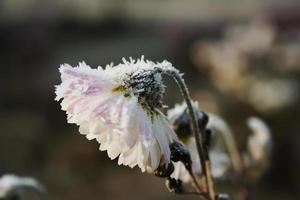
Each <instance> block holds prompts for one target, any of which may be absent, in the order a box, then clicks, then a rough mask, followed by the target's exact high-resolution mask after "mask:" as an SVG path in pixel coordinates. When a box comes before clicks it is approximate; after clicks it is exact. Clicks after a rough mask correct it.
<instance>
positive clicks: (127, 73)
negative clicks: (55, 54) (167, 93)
mask: <svg viewBox="0 0 300 200" xmlns="http://www.w3.org/2000/svg"><path fill="white" fill-rule="evenodd" d="M123 62H124V63H122V64H119V65H116V66H112V64H111V65H109V66H107V67H106V68H105V69H103V68H101V67H98V68H97V69H92V68H90V67H89V66H88V65H86V64H85V63H84V62H82V63H79V66H77V67H72V66H70V65H68V64H64V65H61V67H60V69H59V71H60V73H61V80H62V83H61V84H60V85H58V86H56V95H57V97H56V98H55V99H56V100H57V101H59V100H60V99H62V101H61V107H62V110H65V111H66V113H67V116H68V122H69V123H75V124H77V125H79V131H80V133H81V134H84V135H86V137H87V138H88V139H89V140H91V139H96V140H97V141H98V142H99V143H100V150H102V151H105V150H106V151H107V153H108V156H109V157H110V158H111V159H115V158H117V157H118V156H119V160H118V164H119V165H121V164H123V165H128V166H130V167H134V166H136V165H138V167H139V168H141V170H142V171H143V172H144V171H146V170H147V171H148V172H153V171H154V170H155V169H156V168H157V167H158V166H159V165H160V164H161V163H168V162H170V149H169V144H170V143H172V142H173V141H176V140H177V137H176V134H175V133H174V131H173V130H172V129H171V128H170V127H169V124H168V121H167V119H166V117H165V116H164V115H163V114H162V113H161V112H160V110H159V108H160V107H162V102H161V99H162V96H163V94H164V89H165V86H164V85H163V83H162V81H161V75H160V73H159V72H158V71H159V70H157V69H168V68H169V69H170V68H173V67H172V65H171V63H169V62H167V61H163V62H162V63H154V62H151V61H148V60H146V61H144V58H143V57H142V58H141V59H138V60H137V61H135V60H132V59H130V61H126V60H125V59H123Z"/></svg>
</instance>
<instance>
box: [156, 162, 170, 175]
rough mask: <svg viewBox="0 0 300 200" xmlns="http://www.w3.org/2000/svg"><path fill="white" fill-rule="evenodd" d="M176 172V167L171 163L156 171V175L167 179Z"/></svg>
mask: <svg viewBox="0 0 300 200" xmlns="http://www.w3.org/2000/svg"><path fill="white" fill-rule="evenodd" d="M173 171H174V165H173V163H172V162H170V163H169V164H164V165H161V166H159V167H158V168H157V169H156V170H155V171H154V173H153V174H154V175H155V176H157V177H160V178H167V177H170V175H171V174H172V173H173Z"/></svg>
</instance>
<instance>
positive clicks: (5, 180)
mask: <svg viewBox="0 0 300 200" xmlns="http://www.w3.org/2000/svg"><path fill="white" fill-rule="evenodd" d="M25 188H31V189H33V190H36V191H37V192H39V193H41V192H43V191H44V189H43V186H42V185H41V184H40V183H38V181H36V180H35V179H34V178H31V177H18V176H16V175H12V174H6V175H3V176H2V177H1V178H0V199H11V198H13V197H14V199H15V198H17V199H19V197H20V195H21V194H20V192H21V190H22V189H25ZM10 197H11V198H10Z"/></svg>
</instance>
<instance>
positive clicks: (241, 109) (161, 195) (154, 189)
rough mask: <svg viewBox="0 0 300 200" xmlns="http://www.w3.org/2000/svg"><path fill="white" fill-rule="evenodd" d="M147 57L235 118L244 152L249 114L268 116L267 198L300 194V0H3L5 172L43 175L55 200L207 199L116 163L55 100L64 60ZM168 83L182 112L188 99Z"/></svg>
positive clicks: (1, 162)
mask: <svg viewBox="0 0 300 200" xmlns="http://www.w3.org/2000/svg"><path fill="white" fill-rule="evenodd" d="M141 55H145V57H146V58H147V59H150V60H154V61H162V60H164V59H167V60H168V61H170V62H171V63H173V64H174V66H176V67H177V68H179V69H180V70H181V71H182V72H184V73H185V76H184V77H185V79H186V82H187V84H188V86H190V89H191V93H192V96H193V97H194V98H195V99H196V100H198V101H199V104H200V106H201V107H202V108H203V109H204V110H206V111H210V112H214V113H217V114H219V115H220V116H222V117H224V119H226V121H227V122H228V123H229V124H230V125H231V126H232V129H233V130H234V133H235V136H236V138H237V140H238V142H239V143H238V146H239V148H240V149H241V150H243V149H245V143H246V139H245V138H246V137H247V135H248V134H249V130H248V129H247V127H246V124H245V120H246V119H247V117H249V116H258V117H260V118H262V119H264V120H265V121H266V123H267V124H268V125H269V126H270V128H271V130H272V133H273V138H274V150H273V156H272V160H271V164H270V168H269V170H268V171H267V172H266V174H265V175H264V176H263V177H262V178H261V179H260V181H259V182H258V183H257V184H256V187H255V189H254V191H255V196H256V199H299V198H300V170H299V169H300V134H299V128H300V127H299V113H300V106H299V105H300V104H299V102H300V101H299V95H300V94H299V82H300V3H299V1H297V0H287V1H279V0H264V1H258V0H255V1H251V0H244V1H237V0H230V1H211V0H204V1H198V0H185V1H181V0H172V1H170V0H160V1H158V0H154V1H146V0H1V1H0V65H1V73H0V85H1V87H0V131H1V133H0V175H2V174H6V173H13V174H17V175H21V176H33V177H36V178H37V179H38V180H39V181H40V182H42V183H43V184H44V185H45V187H46V188H47V199H64V200H69V199H70V200H76V199H90V200H93V199H130V200H134V199H145V200H146V199H149V200H150V199H196V198H195V197H193V196H176V195H174V194H171V193H169V192H168V191H167V189H166V188H165V186H164V181H163V180H162V179H159V178H156V177H154V176H151V175H145V174H142V173H141V172H140V171H139V170H138V169H133V170H132V169H130V168H128V167H123V166H121V167H119V166H117V161H115V160H114V161H110V160H109V158H108V157H107V155H106V153H105V152H100V151H98V146H99V145H98V144H97V143H96V141H88V140H86V139H85V138H84V137H83V136H82V135H80V134H79V133H78V127H76V126H75V125H70V124H67V123H66V115H65V113H64V112H63V111H61V110H60V105H59V103H58V102H55V101H54V97H55V95H54V85H56V84H59V83H60V74H59V72H58V67H59V65H60V64H62V63H69V64H72V65H76V64H77V63H78V62H79V61H82V60H84V61H86V62H87V63H88V64H89V65H91V66H93V67H97V66H98V65H101V66H104V65H105V64H108V63H110V62H111V61H113V62H114V63H116V64H117V63H119V62H121V58H122V57H127V58H128V57H129V56H132V57H133V58H137V57H140V56H141ZM166 80H167V85H169V86H171V87H169V89H167V95H166V99H165V102H166V104H168V105H170V107H172V106H173V105H174V104H175V103H176V102H178V103H179V102H181V101H182V99H181V97H180V95H179V93H178V91H177V90H175V88H176V87H175V85H174V84H175V83H174V82H172V81H171V80H169V79H166ZM173 85H174V86H173ZM227 186H228V185H226V187H227ZM228 187H230V186H228ZM220 188H221V189H220V190H222V187H220ZM233 190H234V188H233ZM224 192H226V190H225V191H224Z"/></svg>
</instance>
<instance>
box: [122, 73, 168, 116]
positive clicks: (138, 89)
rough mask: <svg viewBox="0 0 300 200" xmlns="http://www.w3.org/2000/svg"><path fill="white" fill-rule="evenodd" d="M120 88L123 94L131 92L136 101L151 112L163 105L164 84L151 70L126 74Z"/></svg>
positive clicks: (126, 94) (159, 76)
mask: <svg viewBox="0 0 300 200" xmlns="http://www.w3.org/2000/svg"><path fill="white" fill-rule="evenodd" d="M122 88H123V89H124V90H125V96H130V95H131V94H132V95H134V96H136V97H137V98H138V102H139V103H140V104H141V105H142V106H143V108H144V109H145V110H146V111H147V112H150V113H151V114H153V113H155V108H161V107H162V105H163V103H162V97H163V95H164V93H165V86H164V84H163V83H162V77H161V75H160V74H159V73H156V72H153V71H152V70H143V71H137V72H134V73H132V74H129V75H127V76H126V78H124V80H123V84H122Z"/></svg>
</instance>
